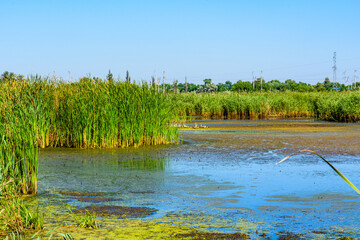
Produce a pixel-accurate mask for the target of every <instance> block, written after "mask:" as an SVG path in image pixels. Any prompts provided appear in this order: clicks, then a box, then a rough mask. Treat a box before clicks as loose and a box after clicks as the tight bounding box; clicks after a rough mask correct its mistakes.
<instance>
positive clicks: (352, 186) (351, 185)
mask: <svg viewBox="0 0 360 240" xmlns="http://www.w3.org/2000/svg"><path fill="white" fill-rule="evenodd" d="M302 152H309V153H312V154H314V155H316V156H318V157H319V158H321V159H322V160H323V161H324V162H325V163H327V164H328V165H329V166H330V167H331V168H332V169H333V170H334V171H335V172H336V173H337V174H338V175H339V176H340V177H341V178H342V179H343V180H344V181H345V182H346V183H347V184H349V186H350V187H351V188H352V189H354V190H355V191H356V192H357V193H358V194H360V191H359V189H358V188H357V187H355V185H354V184H352V183H351V182H350V180H349V179H347V178H346V177H345V176H344V175H343V174H342V173H341V172H340V171H339V170H337V169H336V168H335V167H334V166H333V165H332V164H331V163H330V162H329V161H327V160H326V159H325V158H324V157H322V156H321V155H320V154H318V153H316V152H314V151H312V150H308V149H303V150H300V151H298V152H296V153H293V154H290V155H289V156H287V157H285V158H284V159H282V160H281V161H280V162H278V163H277V164H280V163H282V162H284V161H286V160H287V159H289V158H290V157H292V156H294V155H296V154H299V153H302Z"/></svg>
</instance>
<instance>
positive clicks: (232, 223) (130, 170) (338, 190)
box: [37, 119, 360, 239]
mask: <svg viewBox="0 0 360 240" xmlns="http://www.w3.org/2000/svg"><path fill="white" fill-rule="evenodd" d="M193 125H194V123H192V124H190V123H189V124H188V126H193ZM197 125H205V126H207V128H196V129H194V128H184V129H182V130H181V131H180V135H181V139H182V143H179V144H177V145H161V146H150V147H142V148H138V149H134V148H130V149H100V150H99V149H86V150H85V149H65V148H60V149H44V150H41V151H40V154H39V176H38V177H39V194H38V197H37V200H38V202H40V203H41V204H42V205H44V206H45V205H46V206H53V208H54V209H55V208H56V206H60V205H61V204H64V205H66V206H70V207H72V208H74V209H76V208H81V207H86V206H100V205H107V206H131V207H149V208H151V209H153V210H155V211H154V212H153V213H152V214H151V215H149V216H146V217H144V218H141V219H142V220H144V221H156V222H166V221H168V222H171V221H176V222H177V223H179V222H180V223H181V224H182V225H183V226H188V227H194V228H197V229H200V230H204V231H210V232H212V231H217V232H224V233H227V232H228V233H233V232H244V233H248V235H249V236H250V237H251V239H277V238H278V237H279V236H281V234H287V233H292V234H300V235H301V236H303V237H306V238H319V239H323V238H326V237H330V238H332V237H334V238H336V237H340V236H351V237H354V238H359V237H360V232H359V230H360V224H359V216H360V198H359V195H358V194H357V193H356V192H355V191H354V190H353V189H352V188H351V187H349V186H348V185H347V184H346V183H345V182H344V181H343V180H342V179H341V178H340V177H339V176H338V175H337V174H336V173H335V172H334V171H333V170H332V169H331V168H330V167H329V166H328V165H326V164H325V163H324V162H323V161H322V160H321V159H320V158H318V157H317V156H315V155H311V154H299V155H296V156H293V157H291V158H290V159H288V160H287V161H285V162H284V163H281V164H279V165H276V163H277V162H278V161H280V160H281V159H283V158H284V157H286V156H287V155H289V154H291V153H294V152H296V151H298V150H301V149H304V148H307V149H311V150H314V151H316V152H318V153H319V154H321V155H322V156H324V157H325V158H326V159H327V160H328V161H330V162H331V163H332V164H333V165H334V166H335V167H336V168H337V169H339V170H340V171H341V172H342V173H343V174H344V175H345V176H346V177H347V178H348V179H349V180H350V181H352V182H353V183H354V185H356V186H358V187H360V125H358V124H344V123H329V122H323V121H316V120H311V119H310V120H309V119H306V120H304V119H299V120H239V121H234V120H222V121H215V120H213V121H211V120H210V121H198V122H197ZM66 192H94V193H99V192H100V193H102V194H103V195H102V199H103V201H101V200H99V201H84V199H82V198H81V197H76V196H75V195H74V194H73V195H71V194H64V193H66ZM59 209H60V210H59V211H60V212H61V211H64V212H65V211H67V209H66V208H64V209H63V208H59ZM131 219H132V218H130V220H131ZM134 219H137V220H139V218H134ZM103 220H106V218H104V219H103ZM121 221H124V220H111V223H109V226H111V228H116V225H117V224H119V225H120V224H121ZM127 221H129V219H128V220H127ZM50 222H51V223H52V224H54V225H56V218H54V219H53V220H51V221H50ZM114 226H115V227H114ZM104 228H105V229H106V228H107V225H106V224H105V225H104Z"/></svg>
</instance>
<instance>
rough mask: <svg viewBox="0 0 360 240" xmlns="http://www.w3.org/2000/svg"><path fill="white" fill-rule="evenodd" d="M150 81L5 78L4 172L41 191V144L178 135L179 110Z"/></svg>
mask: <svg viewBox="0 0 360 240" xmlns="http://www.w3.org/2000/svg"><path fill="white" fill-rule="evenodd" d="M172 109H173V106H172V105H171V103H170V102H168V101H167V98H166V97H165V95H164V94H162V93H159V92H158V91H157V90H156V89H155V88H149V87H148V86H147V85H146V84H130V83H123V82H113V81H111V82H110V81H102V80H100V79H90V78H82V79H81V80H80V81H79V82H74V83H65V82H52V81H50V80H48V79H42V78H40V77H32V78H30V79H29V80H26V79H25V80H22V81H11V82H2V83H0V174H1V176H0V177H1V178H2V179H4V181H6V179H12V180H13V181H14V184H13V185H14V186H16V187H17V191H18V193H20V194H34V193H36V191H37V171H38V169H37V166H38V164H37V155H38V148H45V147H75V148H114V147H130V146H135V147H139V146H142V145H156V144H167V143H174V142H177V141H178V130H177V128H176V127H174V126H173V125H172V123H173V122H175V121H177V120H178V116H177V115H176V113H175V112H174V111H172Z"/></svg>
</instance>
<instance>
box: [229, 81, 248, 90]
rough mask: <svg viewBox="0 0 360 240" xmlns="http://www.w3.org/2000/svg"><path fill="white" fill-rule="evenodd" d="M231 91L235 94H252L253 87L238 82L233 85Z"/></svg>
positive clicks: (246, 83)
mask: <svg viewBox="0 0 360 240" xmlns="http://www.w3.org/2000/svg"><path fill="white" fill-rule="evenodd" d="M231 91H234V92H250V91H253V87H252V85H251V83H250V82H243V81H241V80H239V81H237V82H236V83H235V84H233V85H232V87H231Z"/></svg>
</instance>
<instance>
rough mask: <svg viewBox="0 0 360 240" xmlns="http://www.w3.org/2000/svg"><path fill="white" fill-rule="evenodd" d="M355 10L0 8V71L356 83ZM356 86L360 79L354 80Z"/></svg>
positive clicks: (30, 4) (227, 0) (225, 1)
mask: <svg viewBox="0 0 360 240" xmlns="http://www.w3.org/2000/svg"><path fill="white" fill-rule="evenodd" d="M359 13H360V1H357V0H356V1H355V0H354V1H346V0H344V1H339V0H338V1H332V0H327V1H323V0H311V1H308V0H301V1H300V0H299V1H293V0H287V1H285V0H284V1H280V0H277V1H275V0H271V1H270V0H268V1H265V0H263V1H261V0H253V1H250V0H248V1H242V0H217V1H212V0H167V1H156V0H153V1H150V0H144V1H139V0H132V1H130V0H129V1H121V0H118V1H115V0H113V1H110V0H102V1H91V0H86V1H85V0H84V1H77V0H72V1H68V0H62V1H53V0H47V1H45V0H44V1H40V0H32V1H28V0H23V1H20V0H1V1H0V30H1V33H0V72H3V71H5V70H8V71H11V72H15V73H21V74H24V75H27V74H36V73H38V74H41V75H51V76H53V74H54V71H55V74H56V76H57V77H62V78H64V79H68V78H69V73H68V72H69V71H70V72H71V76H72V78H73V79H74V78H75V79H76V78H78V77H80V76H85V75H86V74H88V73H91V75H92V76H98V77H105V76H106V74H107V72H108V71H109V69H111V72H112V73H113V75H114V76H115V77H118V76H120V77H121V78H124V77H125V72H126V70H129V72H130V75H131V77H132V78H133V79H135V80H137V81H141V80H149V79H150V78H151V76H152V75H154V74H155V73H154V72H155V71H156V74H157V77H159V76H162V72H163V71H165V75H166V81H167V82H169V83H170V82H172V81H173V80H174V79H177V80H179V82H183V81H184V78H185V76H187V78H188V81H189V82H194V83H202V80H203V79H204V78H212V79H213V81H214V82H215V83H218V82H225V81H227V80H230V81H232V82H236V81H237V80H251V79H252V72H253V71H254V72H255V75H256V76H258V77H259V76H260V71H261V70H263V78H264V79H265V80H266V81H269V80H272V79H279V80H281V81H284V80H286V79H289V78H291V79H293V80H296V81H303V82H307V83H316V82H318V81H323V80H324V78H325V77H329V78H330V79H331V80H332V78H333V77H332V76H333V73H332V66H333V53H334V52H337V69H338V70H337V80H338V81H339V82H344V81H345V78H344V72H345V71H347V74H348V75H349V77H350V79H349V80H353V76H354V70H358V72H359V73H358V75H360V15H359ZM359 79H360V78H359Z"/></svg>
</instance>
